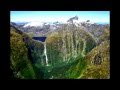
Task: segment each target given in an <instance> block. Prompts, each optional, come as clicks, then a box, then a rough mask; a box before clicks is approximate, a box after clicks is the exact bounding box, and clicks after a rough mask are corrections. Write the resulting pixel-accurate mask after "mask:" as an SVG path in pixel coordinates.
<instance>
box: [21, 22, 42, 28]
mask: <svg viewBox="0 0 120 90" xmlns="http://www.w3.org/2000/svg"><path fill="white" fill-rule="evenodd" d="M43 24H44V23H42V22H29V23H27V24H25V25H24V26H23V27H32V26H34V27H38V26H40V27H42V26H43Z"/></svg>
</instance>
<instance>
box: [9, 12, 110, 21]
mask: <svg viewBox="0 0 120 90" xmlns="http://www.w3.org/2000/svg"><path fill="white" fill-rule="evenodd" d="M76 15H77V16H78V20H79V21H80V22H83V21H86V20H90V21H91V22H94V23H97V22H103V23H104V22H105V23H110V11H10V21H11V22H32V21H39V22H55V21H59V22H66V21H67V20H68V19H69V18H71V17H74V16H76Z"/></svg>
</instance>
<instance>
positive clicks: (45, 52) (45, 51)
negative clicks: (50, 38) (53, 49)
mask: <svg viewBox="0 0 120 90" xmlns="http://www.w3.org/2000/svg"><path fill="white" fill-rule="evenodd" d="M44 54H45V58H46V66H48V57H47V50H46V42H44Z"/></svg>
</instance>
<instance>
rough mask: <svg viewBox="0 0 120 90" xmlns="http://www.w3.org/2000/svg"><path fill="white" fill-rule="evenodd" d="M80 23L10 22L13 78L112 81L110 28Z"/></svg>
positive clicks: (108, 26)
mask: <svg viewBox="0 0 120 90" xmlns="http://www.w3.org/2000/svg"><path fill="white" fill-rule="evenodd" d="M77 20H78V17H77V16H75V17H73V18H72V19H69V20H68V21H69V22H67V23H60V22H53V23H52V24H49V23H38V22H35V23H34V22H32V23H29V22H28V23H23V24H17V23H15V22H11V23H10V53H11V54H10V68H11V70H12V73H13V76H12V78H17V79H109V77H110V25H109V24H95V23H90V22H89V21H86V22H79V23H78V22H77V23H76V22H74V21H77ZM33 23H34V24H33Z"/></svg>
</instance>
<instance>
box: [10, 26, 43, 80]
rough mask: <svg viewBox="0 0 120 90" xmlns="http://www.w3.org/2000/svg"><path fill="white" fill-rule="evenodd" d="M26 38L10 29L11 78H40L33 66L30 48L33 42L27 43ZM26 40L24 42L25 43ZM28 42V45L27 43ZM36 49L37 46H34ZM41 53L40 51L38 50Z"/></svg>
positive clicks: (15, 30) (17, 31)
mask: <svg viewBox="0 0 120 90" xmlns="http://www.w3.org/2000/svg"><path fill="white" fill-rule="evenodd" d="M28 38H29V37H28V36H27V35H25V34H24V33H22V32H20V31H19V30H17V29H15V28H13V27H11V31H10V69H11V70H12V73H13V75H14V76H12V77H13V78H20V79H36V78H42V77H41V75H40V74H39V73H40V72H39V71H38V69H37V68H36V67H35V66H34V64H33V62H34V58H33V57H32V52H31V47H32V45H35V43H34V44H32V43H33V41H31V40H30V38H29V41H28ZM25 39H26V41H25ZM28 42H29V43H28ZM39 44H40V43H39ZM36 48H37V45H36ZM39 51H41V50H39Z"/></svg>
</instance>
